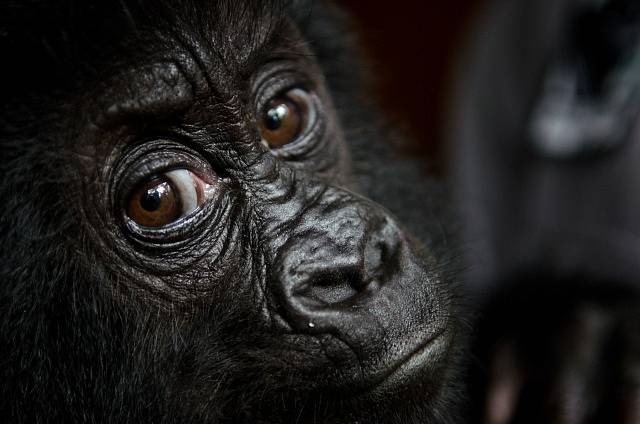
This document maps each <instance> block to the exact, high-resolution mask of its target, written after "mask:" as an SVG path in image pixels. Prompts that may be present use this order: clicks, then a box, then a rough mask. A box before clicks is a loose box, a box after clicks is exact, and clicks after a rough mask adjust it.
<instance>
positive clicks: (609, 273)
mask: <svg viewBox="0 0 640 424" xmlns="http://www.w3.org/2000/svg"><path fill="white" fill-rule="evenodd" d="M493 3H494V4H493V5H492V7H491V8H490V9H488V10H487V13H486V15H484V16H483V17H482V19H481V20H480V21H479V22H480V23H479V26H478V27H477V28H476V31H475V32H473V34H474V37H473V42H472V44H471V46H470V47H469V48H468V50H467V53H466V54H465V55H464V56H463V59H461V62H460V63H461V64H462V65H463V66H460V68H459V69H460V71H459V75H458V81H459V83H458V84H457V87H456V101H455V106H454V108H453V110H452V115H451V117H452V118H451V119H450V121H449V123H448V125H449V126H450V135H451V144H452V145H451V149H452V154H451V158H452V162H451V165H452V169H453V173H454V175H455V180H456V181H455V187H456V188H455V193H456V198H457V201H456V203H457V204H458V205H459V206H460V208H461V217H462V221H463V223H462V227H463V230H462V234H463V239H464V241H463V243H464V246H465V247H464V249H463V251H464V252H466V260H465V268H464V269H465V270H466V271H465V277H464V280H465V281H468V284H469V286H470V291H471V294H472V296H473V297H474V299H475V301H477V302H478V304H479V305H480V306H479V308H480V315H481V319H480V320H479V323H478V326H477V328H476V330H475V331H476V334H475V341H474V347H473V349H474V355H475V358H477V364H478V366H474V367H473V373H472V374H473V378H472V390H471V394H470V397H471V398H472V399H473V404H474V405H473V408H474V411H473V415H472V416H473V417H474V420H476V421H477V422H486V423H489V424H505V423H596V422H597V423H600V422H603V423H604V422H606V423H638V422H640V293H639V291H640V285H639V277H640V260H639V259H640V257H639V252H640V250H639V249H640V241H639V240H640V239H639V238H638V235H639V234H640V224H639V222H640V221H639V220H638V215H639V214H640V185H639V184H640V166H639V164H640V133H639V132H638V131H639V129H640V127H639V126H638V124H639V123H640V115H639V112H640V3H638V2H637V1H634V0H604V1H601V0H597V1H592V0H548V1H526V0H520V1H510V0H504V1H502V0H500V1H495V2H493Z"/></svg>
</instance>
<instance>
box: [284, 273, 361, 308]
mask: <svg viewBox="0 0 640 424" xmlns="http://www.w3.org/2000/svg"><path fill="white" fill-rule="evenodd" d="M369 283H370V281H367V280H366V279H365V278H364V276H363V275H362V273H361V272H360V271H359V270H358V269H355V268H354V269H336V270H331V271H325V272H318V273H316V274H312V275H310V276H309V279H308V281H307V284H305V285H304V286H303V287H300V288H299V289H298V290H296V292H295V294H296V295H297V296H303V297H306V298H308V299H310V300H312V301H315V302H319V303H321V304H324V305H336V304H344V303H346V302H348V301H349V300H351V299H355V298H356V297H358V294H359V293H360V292H362V291H364V290H365V289H366V288H367V286H368V285H369Z"/></svg>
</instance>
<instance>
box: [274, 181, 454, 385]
mask: <svg viewBox="0 0 640 424" xmlns="http://www.w3.org/2000/svg"><path fill="white" fill-rule="evenodd" d="M290 178H295V177H294V176H293V175H290ZM302 184H304V190H302V189H301V188H300V186H301V185H302ZM292 187H293V188H292ZM264 190H265V192H268V193H270V194H271V196H272V197H271V198H270V199H269V201H268V202H267V206H266V210H265V211H263V212H264V213H265V214H266V216H267V222H272V223H274V225H273V226H272V228H270V229H269V230H268V231H269V232H270V235H268V236H267V238H268V239H270V240H272V246H271V250H272V252H273V253H272V255H273V257H272V259H271V261H270V262H271V264H272V266H271V269H270V276H269V282H268V285H269V290H270V291H271V292H272V294H273V296H274V298H275V303H276V304H277V305H278V309H279V312H278V313H279V314H280V315H282V318H283V320H284V321H285V322H286V323H287V324H288V326H290V329H291V330H292V331H293V332H295V333H299V334H308V335H316V336H318V335H327V334H328V335H331V336H333V337H335V338H336V339H338V340H339V341H341V342H342V343H344V344H345V345H346V346H348V348H349V350H350V351H351V352H352V353H353V357H352V358H350V359H349V360H345V359H344V358H333V360H334V362H336V363H338V364H341V365H340V366H344V367H345V368H348V367H352V368H357V369H358V371H357V372H355V371H354V373H357V374H358V375H359V377H358V379H360V380H362V381H359V382H358V384H360V383H361V384H364V385H365V386H372V385H374V386H375V385H377V384H379V383H381V382H383V381H386V380H392V378H390V377H393V376H394V374H399V375H400V374H402V372H405V373H409V374H411V373H414V372H415V368H416V367H425V366H426V367H427V368H429V367H430V366H431V367H435V366H436V365H437V363H439V360H440V359H441V358H440V357H441V356H443V355H445V352H446V350H447V344H448V342H449V341H448V337H444V336H445V332H446V329H447V327H448V322H447V320H448V313H447V307H448V303H449V302H447V301H446V299H447V297H446V293H447V292H446V291H445V290H443V287H442V282H441V281H440V278H439V275H438V273H437V267H436V261H435V259H434V258H433V257H431V256H430V255H429V253H428V252H426V251H425V249H424V248H422V247H420V246H419V245H417V244H416V243H415V242H414V241H412V240H411V239H410V238H409V237H408V236H407V234H406V233H405V232H403V230H402V229H401V228H400V227H399V225H398V224H397V223H396V221H395V220H394V218H393V217H392V216H391V215H390V213H388V212H387V211H386V210H385V209H384V208H382V207H381V206H379V205H377V204H375V203H373V202H371V201H369V200H368V199H365V198H363V197H361V196H359V195H357V194H354V193H352V192H350V191H348V190H345V189H342V188H337V187H333V186H329V185H326V184H325V183H323V182H320V181H313V180H303V181H299V180H298V181H296V182H292V181H291V180H289V181H288V182H286V183H285V182H282V181H280V183H278V182H276V183H274V185H273V186H271V187H264ZM328 354H330V353H328ZM427 357H428V360H425V358H427ZM425 362H427V364H426V365H425ZM405 368H406V369H405ZM399 371H402V372H399ZM397 378H400V379H405V380H406V376H404V377H403V376H401V375H400V376H399V377H397Z"/></svg>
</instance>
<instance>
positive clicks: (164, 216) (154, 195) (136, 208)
mask: <svg viewBox="0 0 640 424" xmlns="http://www.w3.org/2000/svg"><path fill="white" fill-rule="evenodd" d="M210 187H211V186H210V185H209V184H207V183H205V182H204V181H203V180H202V179H201V178H199V177H198V176H197V175H195V174H194V173H193V172H191V171H188V170H186V169H176V170H173V171H168V172H165V173H163V174H160V175H156V176H154V177H153V178H151V179H149V180H147V181H145V182H143V183H142V184H139V185H138V186H137V187H135V188H134V189H133V190H132V192H131V194H130V195H129V198H128V201H127V216H129V218H131V219H132V220H133V221H134V222H135V223H136V224H138V225H140V226H143V227H150V228H158V227H163V226H165V225H169V224H171V223H173V222H175V221H178V220H179V219H181V218H182V217H185V216H187V215H189V214H190V213H192V212H193V211H195V210H196V209H197V208H198V207H200V206H202V204H203V203H204V202H205V201H206V200H207V198H208V197H209V196H208V193H209V191H210Z"/></svg>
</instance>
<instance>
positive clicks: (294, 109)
mask: <svg viewBox="0 0 640 424" xmlns="http://www.w3.org/2000/svg"><path fill="white" fill-rule="evenodd" d="M308 114H309V99H308V94H306V93H304V92H303V91H302V90H300V89H293V90H289V91H288V92H286V93H285V94H283V95H280V96H278V97H276V98H274V99H272V100H271V101H270V102H269V103H267V106H266V108H265V109H264V113H263V115H262V118H261V121H260V135H261V136H262V140H263V141H264V142H266V143H267V144H268V145H269V147H271V148H278V147H282V146H284V145H286V144H289V143H292V142H294V141H296V140H297V139H298V138H299V137H300V135H302V133H303V131H304V130H305V127H306V125H307V121H308Z"/></svg>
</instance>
